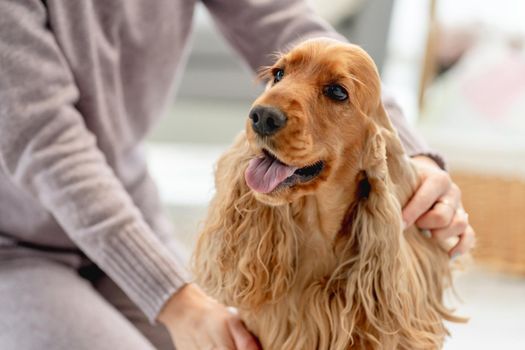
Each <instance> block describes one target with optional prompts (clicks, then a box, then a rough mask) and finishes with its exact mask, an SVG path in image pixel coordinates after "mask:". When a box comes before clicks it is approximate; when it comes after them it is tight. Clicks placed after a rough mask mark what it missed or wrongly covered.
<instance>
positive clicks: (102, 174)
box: [0, 0, 428, 321]
mask: <svg viewBox="0 0 525 350" xmlns="http://www.w3.org/2000/svg"><path fill="white" fill-rule="evenodd" d="M196 1H197V0H155V1H142V0H91V1H83V0H82V1H81V0H77V1H75V0H47V1H44V0H0V232H1V233H2V234H1V237H3V239H4V240H6V239H8V240H10V241H12V242H15V243H16V242H24V243H31V244H33V245H42V246H45V247H51V248H58V249H69V248H71V249H79V250H81V251H82V252H83V253H84V254H85V255H86V256H87V257H88V258H89V259H91V260H92V261H93V262H95V263H96V264H97V265H98V266H99V267H100V268H101V269H102V270H104V271H105V272H106V273H107V274H108V275H109V276H110V277H111V278H112V279H113V280H114V281H115V282H116V283H117V284H118V285H119V286H120V287H121V288H122V289H123V290H124V291H125V292H126V293H127V294H128V296H129V297H130V298H131V299H132V300H133V301H134V302H135V303H136V304H137V305H138V306H139V307H140V308H141V309H142V310H143V311H144V313H145V314H146V315H147V316H148V317H149V319H150V320H152V321H154V320H155V319H156V317H157V315H158V313H159V311H160V310H161V308H162V306H163V305H164V303H165V302H166V301H167V299H168V298H169V297H170V296H172V295H173V294H174V293H175V292H176V291H177V290H178V289H179V288H180V287H181V286H183V285H184V284H185V283H187V281H188V276H187V274H186V272H185V270H184V267H183V266H182V264H181V263H180V262H179V261H178V259H177V257H176V256H174V254H173V253H172V252H171V251H170V250H168V249H167V248H166V244H165V242H166V241H168V240H170V239H171V238H170V235H171V234H172V233H171V227H170V225H169V223H168V220H167V218H166V216H165V215H164V213H163V210H162V206H161V203H160V200H159V196H158V193H157V189H156V188H155V185H154V184H153V182H152V180H151V178H150V175H149V174H148V171H147V167H146V162H145V159H144V155H143V152H142V148H141V143H142V141H143V139H144V137H145V135H146V134H147V132H148V130H149V129H150V127H151V125H152V123H153V122H154V121H155V119H156V118H158V117H159V116H160V115H161V114H162V111H163V109H164V107H165V106H166V104H167V102H168V101H169V100H170V99H169V97H170V96H172V93H173V90H174V81H175V78H176V76H177V74H178V73H179V72H180V70H181V69H182V67H183V65H184V61H185V58H186V56H187V52H188V41H189V36H190V28H191V23H192V16H193V11H194V7H195V4H196ZM202 2H203V3H204V5H205V6H206V7H207V9H208V10H209V11H210V13H211V14H212V16H213V18H214V20H215V22H216V24H217V27H218V28H219V30H220V31H221V32H222V34H223V35H224V36H225V37H226V39H227V40H228V41H229V42H230V44H231V45H232V46H233V48H234V49H235V50H237V51H238V52H239V53H240V55H241V56H242V57H243V58H244V59H245V60H246V62H247V63H248V64H249V66H250V67H251V68H252V69H254V70H255V69H257V68H258V67H259V66H262V65H267V64H270V63H271V55H270V54H271V53H273V52H275V51H278V50H283V49H284V48H286V47H287V46H289V45H290V44H291V43H293V42H297V41H298V39H300V38H311V37H317V36H324V37H332V38H338V39H340V40H345V39H344V38H342V37H340V36H339V35H338V34H337V33H335V32H334V30H333V29H332V28H331V27H330V26H329V25H328V24H326V23H325V22H323V21H322V20H321V19H319V18H318V17H317V16H316V15H315V14H314V13H313V12H312V10H311V9H310V8H309V7H308V6H307V5H306V4H305V2H304V1H302V0H264V1H261V0H237V1H232V0H203V1H202ZM386 105H387V109H388V111H389V112H390V115H391V118H392V120H393V123H394V124H395V125H396V127H397V128H398V130H399V133H400V135H401V138H402V140H403V142H404V145H405V147H406V149H407V151H408V153H409V154H415V153H426V152H428V150H427V149H426V146H425V145H424V144H423V143H422V142H421V141H419V140H418V139H417V138H415V136H414V135H413V134H412V133H411V132H410V130H409V128H408V127H407V125H406V122H405V120H404V119H403V116H402V115H401V113H400V111H399V109H398V108H397V106H396V105H395V104H394V103H393V102H392V101H386Z"/></svg>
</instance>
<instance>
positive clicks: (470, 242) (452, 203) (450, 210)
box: [403, 156, 475, 258]
mask: <svg viewBox="0 0 525 350" xmlns="http://www.w3.org/2000/svg"><path fill="white" fill-rule="evenodd" d="M412 161H413V163H414V164H415V166H416V168H417V170H418V172H419V175H420V177H421V185H420V186H419V188H418V189H417V190H416V193H415V194H414V196H413V197H412V198H411V199H410V201H409V202H408V204H407V205H406V206H405V208H404V209H403V220H404V222H405V227H409V226H411V225H412V224H414V223H415V224H416V226H418V227H419V228H420V229H422V230H423V232H424V233H426V234H427V235H428V237H429V238H430V237H433V238H434V239H436V240H437V241H438V242H439V243H440V245H442V246H446V245H447V242H446V241H447V239H449V238H451V237H457V238H458V241H457V243H456V244H455V245H454V246H453V247H452V248H451V249H450V250H449V252H448V254H449V256H450V257H451V258H455V257H457V256H459V255H461V254H464V253H466V252H468V251H469V250H470V249H471V248H472V247H473V246H474V242H475V232H474V230H473V229H472V227H471V226H470V225H469V222H468V214H467V213H466V212H465V211H464V210H463V206H462V204H461V190H460V189H459V187H458V186H457V185H456V184H455V183H453V182H452V179H451V178H450V176H449V174H448V173H447V172H446V171H443V170H441V168H440V167H439V166H438V165H437V164H436V163H435V162H434V161H433V160H431V159H430V158H428V157H425V156H417V157H413V158H412Z"/></svg>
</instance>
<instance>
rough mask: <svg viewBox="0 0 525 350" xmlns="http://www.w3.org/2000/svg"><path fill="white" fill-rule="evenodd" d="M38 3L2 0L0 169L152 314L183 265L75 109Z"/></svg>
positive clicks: (181, 278)
mask: <svg viewBox="0 0 525 350" xmlns="http://www.w3.org/2000/svg"><path fill="white" fill-rule="evenodd" d="M43 6H44V5H43V2H42V1H39V0H38V1H37V0H16V1H1V2H0V171H2V172H4V173H6V174H7V175H8V176H9V177H10V178H11V179H12V180H13V182H14V183H15V185H17V186H19V187H21V188H24V189H25V190H27V191H29V192H30V193H31V194H32V195H33V196H34V197H35V198H36V199H37V200H38V201H39V202H40V203H42V205H43V206H44V207H45V208H46V209H47V210H49V212H50V213H51V214H52V215H53V216H54V217H55V219H56V220H57V221H58V222H59V224H60V225H61V226H62V227H63V228H64V230H65V231H66V232H67V234H68V235H69V236H70V237H71V238H72V240H73V241H74V242H75V243H76V244H77V245H78V247H79V248H80V249H81V250H82V251H84V252H85V254H86V255H87V256H89V257H90V258H91V259H92V260H93V261H94V262H95V263H97V264H98V265H99V266H100V268H102V269H103V270H104V271H105V272H106V273H107V274H108V275H109V276H110V277H111V278H112V279H114V281H115V282H116V283H117V284H118V285H119V286H120V287H121V288H122V289H123V290H124V291H125V292H126V293H127V294H128V295H129V297H130V298H131V299H132V300H133V301H134V302H135V303H137V305H138V306H139V307H140V308H141V309H142V310H143V311H144V313H145V314H146V315H147V316H148V317H149V319H150V320H152V321H153V320H154V319H155V318H156V316H157V314H158V312H159V311H160V309H161V308H162V306H163V305H164V303H165V301H166V300H167V299H168V298H169V297H170V296H171V295H173V293H174V292H175V291H176V290H177V289H178V288H180V287H181V286H182V285H183V284H184V283H185V278H186V277H185V272H184V271H183V270H181V267H180V266H181V265H180V264H178V262H177V261H176V259H175V257H174V256H172V253H171V252H170V251H168V249H167V248H166V247H165V246H164V245H163V244H162V243H161V242H160V240H159V239H158V238H157V237H156V236H155V234H154V233H153V232H152V230H151V228H150V227H149V226H148V225H147V224H146V222H145V220H144V219H143V217H142V216H141V213H140V212H139V210H138V209H137V208H136V206H135V205H134V204H133V202H132V199H131V198H130V196H129V195H128V193H127V192H126V191H125V189H124V188H123V185H122V184H121V183H120V181H119V180H118V179H117V177H116V176H115V175H114V173H113V171H112V169H111V168H110V167H109V165H108V164H107V162H106V160H105V158H104V156H103V154H102V152H101V151H100V150H99V149H98V148H97V142H96V138H95V136H94V135H93V134H91V133H90V131H89V130H88V129H87V128H86V126H85V124H84V119H83V117H82V116H81V115H80V113H79V112H78V110H77V109H75V103H76V102H77V100H78V96H79V92H78V90H77V88H76V86H75V83H74V80H73V76H72V73H71V72H70V70H69V68H68V65H67V63H66V60H65V58H64V56H63V55H62V54H61V51H60V49H59V47H58V45H57V43H56V42H55V40H54V37H53V35H52V33H51V32H50V31H49V30H48V28H47V22H46V11H45V8H44V7H43ZM21 220H23V218H21Z"/></svg>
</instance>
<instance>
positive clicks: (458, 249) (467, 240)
mask: <svg viewBox="0 0 525 350" xmlns="http://www.w3.org/2000/svg"><path fill="white" fill-rule="evenodd" d="M475 242H476V233H475V232H474V230H473V229H472V227H471V226H468V227H467V228H466V230H465V232H464V233H462V234H461V235H459V242H458V243H457V244H456V245H455V246H454V247H453V248H452V249H451V250H450V252H449V255H450V258H451V259H455V258H456V257H458V256H460V255H461V254H464V253H466V252H468V251H469V250H470V249H472V247H474V243H475Z"/></svg>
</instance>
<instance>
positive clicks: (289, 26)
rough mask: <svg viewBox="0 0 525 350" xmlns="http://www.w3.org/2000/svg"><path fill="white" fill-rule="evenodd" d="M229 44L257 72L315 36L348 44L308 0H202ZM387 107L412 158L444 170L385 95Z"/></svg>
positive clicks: (441, 159) (435, 154)
mask: <svg viewBox="0 0 525 350" xmlns="http://www.w3.org/2000/svg"><path fill="white" fill-rule="evenodd" d="M203 2H204V4H205V5H206V7H207V8H208V10H209V11H210V12H211V14H212V16H213V18H214V19H215V21H216V22H217V26H218V27H219V29H220V31H221V32H222V33H223V34H224V36H225V37H226V39H227V40H228V42H229V43H230V44H231V45H232V46H233V47H234V48H235V49H236V50H237V51H238V52H239V53H240V54H241V55H242V57H243V58H244V59H245V60H246V61H247V62H248V64H249V65H250V67H251V68H252V69H253V70H254V71H255V70H257V69H258V68H259V67H261V66H265V65H269V64H271V63H272V54H274V53H275V52H284V51H286V50H287V49H290V48H291V47H293V45H294V44H296V43H299V42H301V41H303V40H306V39H310V38H316V37H325V38H326V37H329V38H333V39H337V40H341V41H344V42H347V39H346V38H344V37H343V36H342V35H340V34H338V33H337V32H336V31H335V30H334V28H333V27H331V26H330V25H329V24H328V23H327V22H325V21H324V20H322V19H321V18H320V17H319V16H318V15H317V14H316V13H315V12H314V11H313V9H312V8H311V7H310V6H309V5H308V3H307V1H305V0H264V1H261V0H237V1H230V0H203ZM383 101H384V103H385V108H386V110H387V113H388V115H389V116H390V118H391V120H392V123H393V124H394V126H395V127H396V129H397V130H398V133H399V136H400V138H401V142H402V143H403V146H404V147H405V150H406V152H407V154H409V155H410V156H415V155H426V156H429V157H431V158H432V159H433V160H434V161H435V162H436V163H438V165H440V167H441V168H444V162H443V158H442V157H441V156H440V155H439V154H437V153H435V152H433V151H432V150H430V149H429V148H428V146H427V145H426V144H425V142H424V141H423V140H422V139H421V138H420V137H418V135H417V134H416V133H415V132H414V130H413V129H412V128H410V126H409V125H408V122H407V120H406V118H405V117H404V115H403V113H402V111H401V109H400V108H399V105H398V104H397V103H396V101H395V100H394V99H393V98H391V97H390V96H389V95H387V94H385V95H384V96H383Z"/></svg>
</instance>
